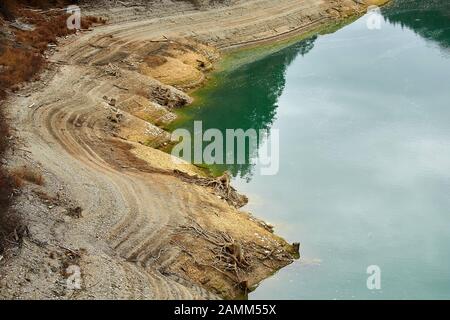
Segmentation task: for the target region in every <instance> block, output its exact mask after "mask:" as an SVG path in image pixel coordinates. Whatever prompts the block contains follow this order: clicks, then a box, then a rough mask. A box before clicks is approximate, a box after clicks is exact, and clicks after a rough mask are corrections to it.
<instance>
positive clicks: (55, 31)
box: [0, 0, 105, 100]
mask: <svg viewBox="0 0 450 320" xmlns="http://www.w3.org/2000/svg"><path fill="white" fill-rule="evenodd" d="M66 2H67V1H63V0H60V1H56V0H55V1H31V0H21V1H16V0H15V1H11V0H6V1H4V2H3V1H2V4H1V5H0V28H2V30H3V31H8V32H10V33H12V39H10V38H8V37H6V36H2V34H1V33H0V100H2V99H4V98H5V96H6V93H5V91H6V90H8V89H11V91H16V90H17V89H18V86H19V85H20V84H21V83H22V82H26V81H30V80H32V79H33V77H34V76H35V75H36V74H37V73H38V72H39V71H40V70H42V68H43V67H44V66H45V63H46V61H45V57H44V55H43V54H44V52H45V51H46V50H47V48H48V45H49V44H55V43H56V42H57V38H58V37H62V36H67V35H69V34H73V33H75V30H70V29H68V28H67V24H66V20H67V17H68V15H67V14H66V13H65V12H64V11H63V10H52V11H39V10H36V9H33V8H39V9H47V8H49V7H53V6H58V7H62V6H63V5H65V4H67V3H66ZM2 18H3V19H4V20H3V19H2ZM17 18H19V19H20V21H21V22H22V23H26V24H28V25H30V26H31V27H32V28H33V30H20V29H16V28H11V27H8V24H7V23H6V21H13V20H15V19H17ZM5 20H6V21H5ZM95 23H105V21H104V20H102V19H99V18H97V17H84V18H82V20H81V28H82V29H88V28H89V27H90V26H91V25H93V24H95Z"/></svg>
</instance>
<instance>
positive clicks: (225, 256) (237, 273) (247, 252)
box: [174, 220, 293, 293]
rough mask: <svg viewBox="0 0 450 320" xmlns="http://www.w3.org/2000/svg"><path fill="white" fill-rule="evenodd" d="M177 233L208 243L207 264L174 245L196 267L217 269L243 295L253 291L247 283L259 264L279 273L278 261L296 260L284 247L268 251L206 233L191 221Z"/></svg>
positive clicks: (213, 233)
mask: <svg viewBox="0 0 450 320" xmlns="http://www.w3.org/2000/svg"><path fill="white" fill-rule="evenodd" d="M177 232H178V233H185V234H189V235H190V236H192V237H194V238H200V239H203V240H206V242H208V243H209V244H210V245H209V246H208V250H209V251H210V252H211V255H210V258H209V259H208V260H207V261H200V260H199V259H198V258H197V257H196V256H195V255H194V253H192V252H191V251H189V250H188V249H186V248H185V247H184V246H183V245H182V244H180V243H179V242H174V244H175V245H176V246H178V247H179V248H180V249H181V250H182V252H183V253H185V254H187V255H188V256H190V257H191V258H192V259H193V261H194V263H195V264H196V265H198V266H200V267H207V268H212V269H214V270H216V271H217V272H219V273H221V274H222V275H224V276H225V277H227V278H228V279H230V280H231V281H232V282H233V283H234V284H235V286H237V287H239V288H240V289H241V290H242V291H243V292H244V293H247V292H248V291H249V290H251V288H250V287H249V281H248V279H249V278H250V277H249V274H250V273H251V272H252V270H253V269H254V267H255V266H256V265H257V264H258V263H259V264H262V265H264V266H265V267H267V268H269V269H273V270H276V269H277V268H278V267H277V264H276V263H275V262H276V261H278V262H280V261H281V262H287V263H290V262H292V261H293V257H292V255H291V254H289V253H287V252H286V251H285V250H284V249H283V248H280V247H272V248H268V247H265V246H262V245H259V244H256V243H255V242H248V243H240V242H238V241H236V240H235V239H233V237H232V236H230V235H229V234H227V233H225V232H222V231H218V232H211V231H208V230H205V229H204V228H203V227H202V226H201V225H200V224H198V223H197V222H195V221H194V220H191V221H190V224H189V225H184V226H180V227H178V229H177ZM268 261H272V262H273V265H271V264H270V263H268Z"/></svg>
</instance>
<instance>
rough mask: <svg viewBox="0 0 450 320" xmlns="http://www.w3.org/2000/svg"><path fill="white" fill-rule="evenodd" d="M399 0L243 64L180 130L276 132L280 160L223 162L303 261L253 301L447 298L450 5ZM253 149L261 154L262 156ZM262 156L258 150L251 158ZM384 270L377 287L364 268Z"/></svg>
mask: <svg viewBox="0 0 450 320" xmlns="http://www.w3.org/2000/svg"><path fill="white" fill-rule="evenodd" d="M446 2H447V1H429V2H427V4H423V1H416V0H411V1H394V4H393V5H391V6H388V7H386V8H384V9H383V11H382V15H383V21H382V23H381V29H376V30H370V29H368V28H367V18H368V17H367V16H365V17H362V18H360V19H359V20H357V21H355V22H353V23H351V24H349V25H347V26H345V27H343V28H342V29H340V30H338V31H336V32H334V33H332V34H327V35H321V36H318V37H312V38H309V39H306V40H303V41H301V42H298V43H296V44H293V45H291V46H289V47H287V48H285V49H283V50H281V51H279V52H276V53H272V54H270V55H269V56H266V57H265V58H262V59H259V60H257V61H254V62H252V63H248V64H245V65H242V66H240V67H238V68H231V69H225V70H224V71H221V72H218V73H216V74H215V75H214V76H213V79H212V80H211V83H210V84H209V85H208V86H207V87H205V88H204V89H201V90H199V91H198V92H197V93H196V96H197V99H196V102H195V103H194V105H192V106H191V107H189V108H186V109H184V110H182V111H181V115H182V116H183V117H182V119H183V121H181V122H178V123H176V126H177V127H185V128H189V129H192V128H193V121H194V120H202V121H203V128H204V129H208V128H218V129H220V130H222V131H225V129H230V128H232V129H234V128H241V129H244V130H246V129H249V128H254V129H268V130H269V131H270V130H274V129H278V130H279V132H280V170H279V172H278V174H276V175H273V176H262V175H260V171H259V170H258V165H220V166H216V167H215V169H216V170H217V172H220V171H223V170H229V171H230V172H231V173H232V174H233V176H234V185H235V186H236V187H237V189H238V190H239V191H240V192H242V193H245V194H246V195H248V196H249V198H250V203H249V205H248V206H247V207H246V208H245V209H246V210H249V211H251V212H253V213H254V214H255V215H256V216H258V217H261V218H264V219H265V220H267V221H269V222H271V223H272V224H274V225H275V226H276V233H277V234H280V235H281V236H283V237H285V238H286V239H287V240H289V241H291V242H293V241H300V242H301V244H302V246H301V254H302V258H301V259H300V260H299V261H298V262H296V263H294V264H292V265H290V266H288V267H287V268H284V269H282V270H281V271H280V272H278V273H277V274H276V275H274V276H273V277H272V278H270V279H268V280H266V281H264V282H263V283H262V284H261V285H260V287H259V288H258V289H257V290H256V291H255V292H254V293H252V294H251V296H250V298H255V299H256V298H262V299H266V298H267V299H283V298H284V299H315V298H319V299H352V298H355V299H392V298H400V299H402V298H424V299H428V298H435V299H443V298H447V299H448V298H450V272H449V270H450V248H449V246H450V232H449V231H450V216H449V215H450V211H449V209H450V196H449V194H450V126H449V122H450V108H449V106H450V8H449V5H448V4H446ZM257 156H258V155H257V154H253V155H252V157H257ZM253 160H254V159H253ZM371 265H377V266H379V267H380V269H381V275H382V276H381V284H382V287H381V290H372V291H371V290H368V289H367V286H366V280H367V277H368V274H367V273H366V270H367V267H368V266H371Z"/></svg>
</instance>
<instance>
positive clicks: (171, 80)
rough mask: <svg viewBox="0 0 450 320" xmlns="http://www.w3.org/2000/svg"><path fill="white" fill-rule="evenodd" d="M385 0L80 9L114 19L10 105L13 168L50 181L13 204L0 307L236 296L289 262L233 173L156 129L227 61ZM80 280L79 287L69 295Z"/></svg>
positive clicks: (65, 46)
mask: <svg viewBox="0 0 450 320" xmlns="http://www.w3.org/2000/svg"><path fill="white" fill-rule="evenodd" d="M383 2H385V1H358V2H356V1H352V0H343V1H338V0H335V1H320V0H303V1H298V0H296V1H294V0H280V1H268V0H258V1H232V2H231V4H230V5H226V6H225V5H219V6H215V7H209V6H205V7H201V8H200V10H199V8H198V7H197V6H195V5H192V4H191V3H188V2H186V3H184V2H182V3H180V2H170V1H165V2H164V3H161V2H157V3H152V4H151V5H150V6H149V5H148V4H141V3H139V2H137V3H136V5H135V6H117V7H107V6H105V7H102V8H101V9H97V8H92V7H89V6H86V7H84V8H83V12H85V13H86V14H89V15H95V16H100V17H104V18H106V19H107V20H108V23H107V24H106V25H105V26H100V27H97V28H94V29H93V30H89V31H83V32H81V33H80V34H78V35H73V36H69V37H67V38H66V39H61V41H60V44H59V45H58V47H57V48H52V49H51V50H50V51H49V53H48V55H49V60H50V65H49V68H48V69H47V70H46V71H45V72H44V74H43V75H42V76H41V80H40V81H39V82H34V83H30V84H28V85H27V86H25V87H24V88H23V89H22V90H21V91H20V92H18V93H16V94H14V95H11V96H10V97H9V98H8V100H7V101H6V103H5V105H4V107H6V108H7V111H8V113H9V118H10V121H11V123H12V126H13V127H14V128H15V129H16V130H15V133H14V145H13V147H12V148H11V150H10V154H9V156H8V159H7V165H8V167H9V168H10V169H11V170H18V169H21V170H33V171H37V172H39V174H41V175H42V181H40V182H41V183H36V181H31V182H27V183H26V184H25V185H24V186H23V188H22V190H21V191H20V192H18V194H17V195H16V198H15V206H14V207H15V210H16V211H17V212H18V214H19V215H20V218H21V221H23V226H24V227H23V228H21V230H19V231H18V233H20V234H18V235H17V237H18V238H20V240H21V241H20V243H19V242H17V245H16V246H13V247H11V248H10V250H9V252H7V253H5V255H4V256H2V257H3V259H2V261H1V262H0V263H1V265H0V298H3V299H10V298H15V299H17V298H21V299H26V298H32V299H36V298H37V299H88V298H95V299H101V298H104V299H177V298H178V299H215V298H236V297H243V296H245V294H246V293H248V291H249V290H251V289H253V288H254V287H255V286H256V285H257V284H258V283H259V282H260V281H262V280H263V279H265V278H267V277H269V276H270V275H271V274H273V273H274V272H275V271H277V270H279V269H280V268H282V267H283V266H286V265H287V264H289V263H291V262H292V261H293V260H294V259H295V256H296V254H295V249H294V248H293V247H292V245H291V244H288V243H286V242H285V241H284V240H283V239H281V238H280V237H278V236H276V235H275V234H274V233H273V229H272V227H271V226H268V225H267V224H265V223H264V222H262V221H260V220H258V219H256V218H254V217H253V216H252V215H251V214H249V213H247V212H244V211H242V210H241V209H240V208H241V207H242V205H244V204H245V201H246V199H245V197H244V196H241V195H239V194H238V193H237V192H236V191H235V190H234V189H232V188H231V187H230V186H229V185H228V180H227V178H226V177H223V178H222V179H214V178H208V177H205V176H204V174H203V172H202V171H201V170H199V169H198V168H197V167H195V166H192V165H190V164H174V162H172V160H171V158H170V156H169V155H168V154H166V153H164V152H162V151H160V150H158V148H159V147H162V146H164V145H165V144H167V143H168V142H169V139H170V134H169V133H168V132H166V131H165V130H164V129H162V128H163V127H164V126H165V125H167V124H169V123H170V122H172V121H173V120H174V119H175V118H176V115H175V113H174V112H173V111H174V110H175V109H176V108H181V107H183V106H186V105H187V104H189V103H191V102H192V99H191V97H190V96H189V95H188V92H190V91H191V90H192V89H193V88H196V87H198V86H200V85H201V84H202V83H204V81H205V80H206V79H207V75H208V72H210V71H211V70H212V69H213V68H214V64H215V63H216V62H217V61H218V60H219V59H220V57H221V55H222V54H223V51H227V50H236V49H238V48H240V47H244V46H249V45H251V46H254V45H259V44H262V43H271V42H274V41H277V40H284V39H286V38H289V37H293V36H298V35H299V34H305V33H309V32H312V31H314V30H318V29H320V28H323V27H324V26H326V25H329V24H333V23H337V22H338V21H341V20H344V19H348V18H349V17H352V16H355V15H359V14H362V13H364V12H365V10H366V8H367V6H368V5H370V4H374V3H376V4H381V3H383ZM23 168H25V169H23ZM230 188H231V189H230ZM72 270H78V272H79V276H80V278H81V286H80V287H77V288H73V287H70V286H68V281H70V279H72V278H73V276H74V272H73V271H72Z"/></svg>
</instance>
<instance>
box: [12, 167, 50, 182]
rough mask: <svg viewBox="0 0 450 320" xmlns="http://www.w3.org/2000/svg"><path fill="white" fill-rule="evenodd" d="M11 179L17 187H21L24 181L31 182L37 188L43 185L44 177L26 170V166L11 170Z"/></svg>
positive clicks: (36, 172)
mask: <svg viewBox="0 0 450 320" xmlns="http://www.w3.org/2000/svg"><path fill="white" fill-rule="evenodd" d="M11 178H12V180H13V181H14V184H15V185H16V186H17V187H20V186H22V185H23V182H24V181H27V182H31V183H33V184H36V185H38V186H41V185H43V184H44V177H43V176H42V174H41V173H40V172H38V171H36V170H34V169H31V168H28V167H27V166H22V167H19V168H15V169H14V170H12V172H11Z"/></svg>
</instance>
